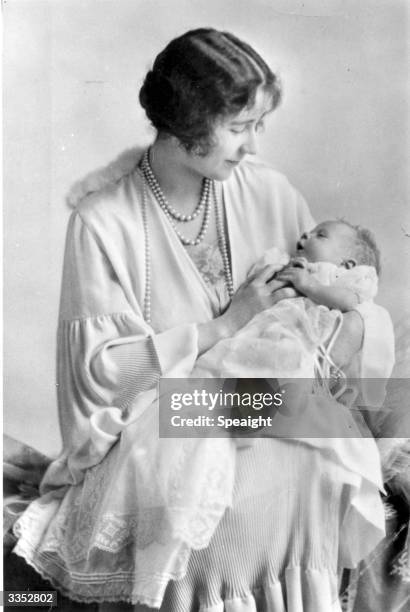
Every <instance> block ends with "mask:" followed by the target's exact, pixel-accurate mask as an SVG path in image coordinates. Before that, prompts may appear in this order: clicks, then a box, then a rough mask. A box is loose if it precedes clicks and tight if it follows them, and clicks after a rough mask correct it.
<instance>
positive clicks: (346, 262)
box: [342, 259, 357, 270]
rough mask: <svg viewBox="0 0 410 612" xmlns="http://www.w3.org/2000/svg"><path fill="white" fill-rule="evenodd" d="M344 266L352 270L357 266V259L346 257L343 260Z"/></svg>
mask: <svg viewBox="0 0 410 612" xmlns="http://www.w3.org/2000/svg"><path fill="white" fill-rule="evenodd" d="M342 266H344V267H345V268H346V270H351V269H352V268H354V267H355V266H357V261H356V260H355V259H345V260H344V261H342Z"/></svg>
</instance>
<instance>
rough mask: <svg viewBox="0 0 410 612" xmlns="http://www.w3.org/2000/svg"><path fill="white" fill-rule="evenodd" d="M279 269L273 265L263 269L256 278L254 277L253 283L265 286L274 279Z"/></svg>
mask: <svg viewBox="0 0 410 612" xmlns="http://www.w3.org/2000/svg"><path fill="white" fill-rule="evenodd" d="M277 269H278V268H277V266H274V265H272V264H270V265H268V266H265V267H264V268H262V270H260V272H257V273H256V274H255V276H254V277H253V281H254V282H255V283H258V284H260V285H264V284H266V283H267V282H268V281H270V280H271V279H272V277H273V276H274V274H276V272H277Z"/></svg>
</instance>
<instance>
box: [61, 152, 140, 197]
mask: <svg viewBox="0 0 410 612" xmlns="http://www.w3.org/2000/svg"><path fill="white" fill-rule="evenodd" d="M144 150H145V149H144V148H141V147H135V148H133V149H127V150H125V151H123V152H122V153H121V154H120V155H118V157H116V158H115V159H114V160H113V161H111V162H110V163H109V164H108V165H107V166H104V167H101V168H97V170H93V171H92V172H90V173H89V174H87V175H86V176H85V177H84V178H83V179H81V180H79V181H77V182H76V183H74V185H73V186H72V187H71V189H70V191H69V192H68V195H67V197H66V202H67V204H68V206H70V207H71V208H75V207H76V206H77V205H78V204H79V203H80V202H81V200H83V199H84V198H85V197H87V196H88V195H90V194H91V193H95V192H96V191H101V190H102V189H104V187H107V186H108V185H110V184H113V183H117V182H118V181H119V180H120V179H121V178H122V177H123V176H127V174H130V173H131V172H132V171H133V170H134V168H135V167H136V165H137V164H138V162H139V161H140V159H141V156H142V154H143V152H144Z"/></svg>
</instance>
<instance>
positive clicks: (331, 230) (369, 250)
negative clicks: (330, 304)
mask: <svg viewBox="0 0 410 612" xmlns="http://www.w3.org/2000/svg"><path fill="white" fill-rule="evenodd" d="M296 249H297V255H298V256H301V257H305V258H306V259H307V260H308V261H310V262H315V261H327V262H329V263H333V264H336V265H337V266H344V267H345V268H353V267H354V266H357V265H366V266H373V267H374V268H376V272H377V273H378V274H379V272H380V251H379V249H378V247H377V245H376V241H375V239H374V238H373V235H372V234H371V232H369V230H367V229H364V228H362V227H360V226H359V225H351V224H350V223H348V222H347V221H344V220H335V221H323V223H319V225H317V226H316V227H314V228H313V229H312V230H311V231H310V232H305V233H304V234H302V236H301V237H300V239H299V241H298V243H297V245H296Z"/></svg>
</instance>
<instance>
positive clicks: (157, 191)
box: [141, 150, 212, 246]
mask: <svg viewBox="0 0 410 612" xmlns="http://www.w3.org/2000/svg"><path fill="white" fill-rule="evenodd" d="M141 170H142V173H143V175H144V178H145V180H146V181H147V183H148V185H149V187H150V189H151V191H152V193H153V194H154V196H155V199H156V200H157V202H158V204H159V205H160V207H161V208H162V210H163V211H164V213H165V215H166V216H167V218H168V220H169V221H170V223H171V225H172V226H173V228H174V230H175V232H176V234H177V236H178V238H179V239H180V241H181V242H182V244H183V245H185V246H187V245H193V246H197V245H198V244H201V242H202V241H203V239H204V238H205V235H206V232H207V231H208V227H209V217H210V213H211V197H210V195H211V183H212V181H211V180H210V179H204V180H203V185H202V192H201V197H200V200H199V203H198V205H197V206H196V208H195V210H194V211H193V212H192V213H191V214H190V215H183V214H182V213H179V212H178V211H177V210H175V208H173V207H172V206H170V204H169V203H168V201H167V199H166V198H165V195H164V193H163V191H162V189H161V187H160V186H159V183H158V181H157V179H156V176H155V174H154V172H153V171H152V168H151V164H150V161H149V150H148V151H146V152H145V154H144V156H143V158H142V160H141ZM204 209H205V210H204ZM202 210H204V218H203V220H202V224H201V227H200V230H199V233H198V235H197V237H196V238H192V239H191V238H187V237H186V236H184V235H183V234H182V233H181V232H180V230H179V229H178V227H177V225H176V223H175V220H176V221H182V222H183V223H186V222H188V221H192V220H193V219H195V218H196V217H197V216H198V215H199V213H200V212H202Z"/></svg>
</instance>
